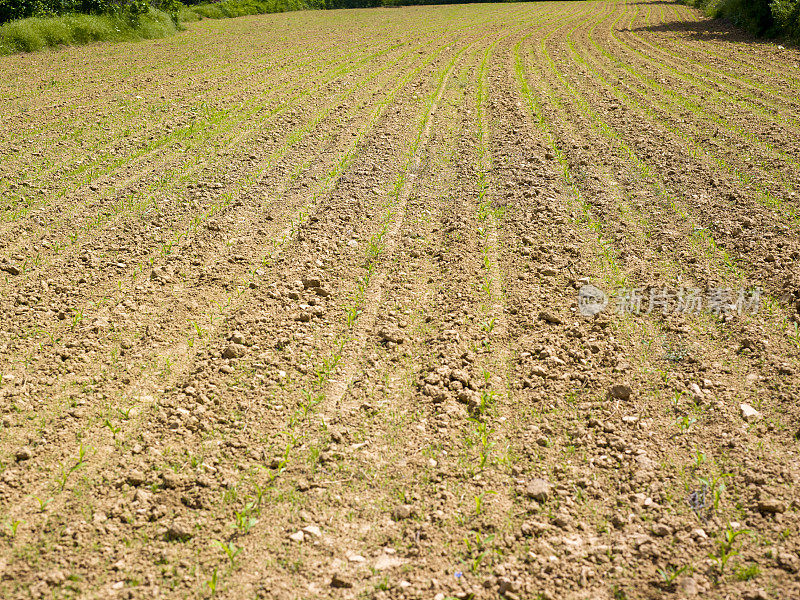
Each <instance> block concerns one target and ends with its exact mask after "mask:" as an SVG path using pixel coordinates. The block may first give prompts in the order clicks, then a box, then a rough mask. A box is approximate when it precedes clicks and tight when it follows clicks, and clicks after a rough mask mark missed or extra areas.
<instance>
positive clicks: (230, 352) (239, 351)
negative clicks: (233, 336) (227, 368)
mask: <svg viewBox="0 0 800 600" xmlns="http://www.w3.org/2000/svg"><path fill="white" fill-rule="evenodd" d="M246 352H247V348H245V347H244V346H243V345H241V344H230V345H228V347H227V348H225V350H224V351H223V353H222V356H223V357H224V358H239V357H241V356H244V355H245V353H246Z"/></svg>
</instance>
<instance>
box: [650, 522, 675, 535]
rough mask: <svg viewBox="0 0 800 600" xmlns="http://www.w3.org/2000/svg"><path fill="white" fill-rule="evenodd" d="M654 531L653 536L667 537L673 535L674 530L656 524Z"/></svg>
mask: <svg viewBox="0 0 800 600" xmlns="http://www.w3.org/2000/svg"><path fill="white" fill-rule="evenodd" d="M652 531H653V535H655V536H657V537H667V536H668V535H670V534H671V533H672V530H671V529H670V528H669V527H668V526H667V525H664V524H663V523H656V524H655V525H653V529H652Z"/></svg>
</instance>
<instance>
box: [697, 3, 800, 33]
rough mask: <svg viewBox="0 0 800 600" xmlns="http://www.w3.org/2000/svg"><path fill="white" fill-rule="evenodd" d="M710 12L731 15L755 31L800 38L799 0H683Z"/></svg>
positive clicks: (741, 24) (716, 14) (737, 24)
mask: <svg viewBox="0 0 800 600" xmlns="http://www.w3.org/2000/svg"><path fill="white" fill-rule="evenodd" d="M684 1H685V3H686V4H688V5H689V6H695V7H697V8H700V9H702V10H703V11H704V12H705V13H706V14H707V15H708V16H710V17H715V18H723V19H728V20H729V21H730V22H731V23H733V24H734V25H736V26H737V27H741V28H743V29H745V30H747V31H749V32H750V33H754V34H756V35H769V36H776V35H785V36H788V37H790V38H793V39H795V40H797V41H800V0H684Z"/></svg>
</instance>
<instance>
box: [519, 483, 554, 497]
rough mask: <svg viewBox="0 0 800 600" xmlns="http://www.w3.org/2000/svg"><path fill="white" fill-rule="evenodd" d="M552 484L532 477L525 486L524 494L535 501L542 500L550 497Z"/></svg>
mask: <svg viewBox="0 0 800 600" xmlns="http://www.w3.org/2000/svg"><path fill="white" fill-rule="evenodd" d="M551 489H552V486H551V485H550V482H549V481H546V480H544V479H534V480H532V481H531V482H530V483H528V486H527V487H526V488H525V495H526V496H527V497H528V498H533V499H534V500H536V501H537V502H544V501H546V500H547V499H548V498H549V497H550V490H551Z"/></svg>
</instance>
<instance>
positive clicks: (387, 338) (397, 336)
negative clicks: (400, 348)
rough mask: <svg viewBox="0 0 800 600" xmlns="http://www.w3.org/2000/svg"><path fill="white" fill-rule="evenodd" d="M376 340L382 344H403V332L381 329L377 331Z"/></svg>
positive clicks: (389, 328)
mask: <svg viewBox="0 0 800 600" xmlns="http://www.w3.org/2000/svg"><path fill="white" fill-rule="evenodd" d="M378 339H380V340H381V341H382V342H394V343H395V344H402V343H403V339H404V338H403V332H402V331H400V330H399V329H395V328H393V327H383V328H381V329H380V330H379V331H378Z"/></svg>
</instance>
